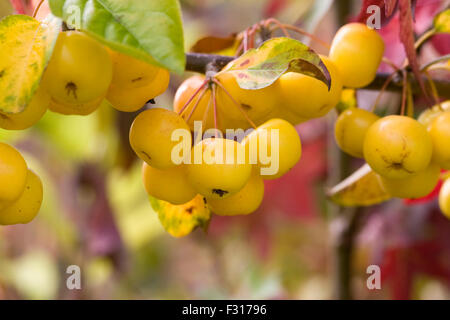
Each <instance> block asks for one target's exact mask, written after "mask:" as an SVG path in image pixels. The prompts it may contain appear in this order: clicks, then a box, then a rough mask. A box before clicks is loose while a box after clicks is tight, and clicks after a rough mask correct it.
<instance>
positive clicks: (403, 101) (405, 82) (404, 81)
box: [400, 70, 408, 116]
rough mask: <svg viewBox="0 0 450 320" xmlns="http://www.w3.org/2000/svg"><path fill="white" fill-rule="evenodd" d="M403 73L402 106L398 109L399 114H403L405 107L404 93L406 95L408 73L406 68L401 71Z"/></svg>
mask: <svg viewBox="0 0 450 320" xmlns="http://www.w3.org/2000/svg"><path fill="white" fill-rule="evenodd" d="M402 74H403V88H402V108H401V110H400V115H402V116H404V115H405V108H406V95H407V90H406V89H407V86H408V73H407V72H406V70H403V71H402Z"/></svg>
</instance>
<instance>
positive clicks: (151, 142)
mask: <svg viewBox="0 0 450 320" xmlns="http://www.w3.org/2000/svg"><path fill="white" fill-rule="evenodd" d="M175 130H185V131H186V132H188V133H189V132H190V130H189V127H188V125H187V124H186V122H185V121H184V120H183V119H182V118H181V117H180V116H179V115H178V114H176V113H175V112H173V111H169V110H166V109H162V108H155V109H149V110H145V111H143V112H141V113H140V114H139V115H138V116H137V117H136V119H134V121H133V124H132V125H131V129H130V144H131V147H132V148H133V150H134V152H136V154H137V155H138V157H139V158H141V159H142V160H144V161H145V162H147V163H148V164H149V165H151V166H152V167H154V168H157V169H167V168H171V167H174V166H175V163H174V162H173V161H172V150H173V149H174V148H175V147H176V146H177V145H178V144H179V143H180V142H179V141H172V134H173V132H174V131H175ZM188 139H189V141H188V142H187V143H188V144H189V145H191V140H190V139H191V135H190V134H189V136H188Z"/></svg>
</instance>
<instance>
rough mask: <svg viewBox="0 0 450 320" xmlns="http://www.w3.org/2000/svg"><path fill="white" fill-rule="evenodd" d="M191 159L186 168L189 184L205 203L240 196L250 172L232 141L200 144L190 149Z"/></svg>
mask: <svg viewBox="0 0 450 320" xmlns="http://www.w3.org/2000/svg"><path fill="white" fill-rule="evenodd" d="M191 157H192V160H191V164H190V165H188V166H186V172H187V178H188V181H189V182H190V184H191V185H192V187H193V188H194V189H195V190H196V191H197V192H198V193H200V194H201V195H203V196H205V197H206V198H207V199H223V198H226V197H228V196H231V195H232V194H235V193H237V192H239V190H241V189H242V188H243V187H244V186H245V184H246V183H247V181H248V180H249V178H250V175H251V172H252V166H251V165H250V164H249V163H246V161H245V149H244V146H243V145H242V144H240V143H239V142H236V141H233V140H228V139H222V138H209V139H205V140H202V141H200V142H199V143H197V144H195V145H194V147H193V148H192V152H191ZM216 157H217V158H216ZM216 159H217V160H216Z"/></svg>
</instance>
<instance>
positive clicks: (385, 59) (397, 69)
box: [382, 57, 400, 71]
mask: <svg viewBox="0 0 450 320" xmlns="http://www.w3.org/2000/svg"><path fill="white" fill-rule="evenodd" d="M382 61H383V62H384V63H386V64H387V65H389V66H390V67H391V68H392V69H394V70H395V71H400V68H399V67H398V66H397V65H396V64H395V63H394V61H392V60H390V59H389V58H387V57H383V59H382Z"/></svg>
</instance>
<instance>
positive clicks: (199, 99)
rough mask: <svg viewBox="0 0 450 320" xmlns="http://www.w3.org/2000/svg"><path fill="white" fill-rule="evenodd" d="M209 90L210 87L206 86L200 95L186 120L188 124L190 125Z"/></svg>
mask: <svg viewBox="0 0 450 320" xmlns="http://www.w3.org/2000/svg"><path fill="white" fill-rule="evenodd" d="M207 90H208V86H204V87H203V90H202V92H201V93H200V94H199V96H198V98H197V101H196V102H195V104H194V106H193V107H192V110H191V112H190V113H189V115H188V117H187V118H186V122H187V123H188V122H189V120H191V117H192V115H193V114H194V112H195V110H196V109H197V107H198V105H199V104H200V101H201V100H202V99H203V97H204V96H205V93H206V91H207Z"/></svg>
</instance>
